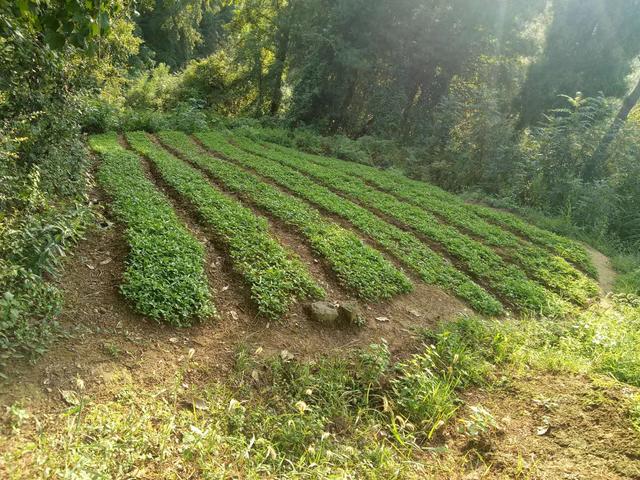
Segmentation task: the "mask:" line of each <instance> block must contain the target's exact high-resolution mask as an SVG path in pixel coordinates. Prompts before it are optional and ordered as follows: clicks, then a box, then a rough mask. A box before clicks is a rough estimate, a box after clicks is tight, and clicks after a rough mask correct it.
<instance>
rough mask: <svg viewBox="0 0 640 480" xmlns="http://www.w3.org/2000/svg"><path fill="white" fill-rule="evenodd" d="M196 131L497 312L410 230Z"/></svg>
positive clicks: (434, 279) (432, 278)
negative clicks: (409, 231)
mask: <svg viewBox="0 0 640 480" xmlns="http://www.w3.org/2000/svg"><path fill="white" fill-rule="evenodd" d="M196 136H197V137H198V139H200V140H201V141H202V142H203V143H204V144H205V145H206V146H207V147H208V148H210V149H211V150H213V151H215V152H220V153H222V154H224V155H225V156H226V158H229V159H232V160H234V161H236V162H239V163H240V164H241V165H243V166H245V167H247V168H249V169H251V170H254V171H256V172H257V173H259V174H260V175H263V176H265V177H267V178H270V179H272V180H274V181H275V182H277V183H278V184H279V185H282V186H283V187H285V188H286V189H287V190H289V191H291V192H294V193H295V194H296V195H298V196H300V197H302V198H304V199H306V200H308V201H309V202H311V203H313V204H314V205H317V206H319V207H320V208H323V209H324V210H326V211H328V212H331V213H334V214H336V215H338V216H340V217H341V218H344V219H345V220H347V221H348V222H349V223H351V224H352V225H354V226H355V227H356V228H357V229H359V230H360V231H361V232H363V233H364V234H366V235H368V236H369V237H371V238H372V239H374V240H375V241H376V242H377V243H379V244H380V245H381V246H383V247H384V248H385V249H386V250H388V251H389V252H391V253H392V254H393V255H394V256H396V258H398V259H399V260H400V261H402V262H403V263H404V264H405V265H406V266H407V267H408V268H410V269H412V270H414V271H415V272H417V273H418V274H419V275H420V277H421V278H422V279H423V280H424V281H426V282H428V283H434V284H436V285H440V286H442V287H444V288H446V289H449V290H451V291H453V292H454V293H455V294H456V295H458V296H460V297H461V298H463V299H465V300H467V301H469V303H470V304H471V306H472V307H473V308H475V309H477V310H478V311H480V312H483V313H486V314H489V315H495V314H498V313H500V312H501V311H502V305H501V304H500V302H498V301H497V300H496V299H495V298H494V297H493V296H492V295H490V294H489V293H487V292H486V291H485V290H484V289H483V288H482V287H480V286H478V285H477V284H476V283H474V282H473V281H472V280H470V279H469V277H467V276H466V275H465V274H463V273H462V272H460V271H459V270H457V269H456V268H455V267H453V266H452V265H451V264H450V263H448V262H446V261H444V260H443V259H442V257H441V256H440V255H439V254H437V253H436V252H433V251H432V250H431V249H429V248H428V247H427V246H426V245H424V244H423V243H422V242H420V240H419V239H417V238H416V237H415V236H413V235H411V234H410V233H408V232H404V231H402V230H400V229H399V228H397V227H395V226H393V225H392V224H390V223H387V222H385V221H383V220H382V219H380V218H378V217H377V216H376V215H374V214H373V213H371V212H369V211H368V210H366V209H364V208H362V207H360V206H359V205H357V204H355V203H353V202H350V201H349V200H347V199H345V198H343V197H341V196H339V195H336V194H335V193H333V192H331V191H330V190H328V189H327V188H325V187H323V186H321V185H318V184H317V183H315V182H314V181H313V180H310V179H309V178H307V177H305V176H304V175H302V174H300V173H299V172H297V171H296V170H294V169H292V168H290V167H288V166H285V165H282V164H280V163H278V162H275V161H272V160H269V159H266V158H263V157H259V156H257V155H253V154H250V153H247V152H246V151H243V150H242V149H240V148H238V147H236V146H234V145H232V144H230V143H229V142H228V141H227V140H226V139H225V138H224V137H223V136H222V135H220V134H218V133H216V132H213V131H212V132H203V133H199V134H197V135H196ZM234 142H235V143H236V144H238V145H240V146H242V147H243V148H247V149H248V145H249V144H248V143H247V140H246V139H243V138H242V137H240V136H237V137H234Z"/></svg>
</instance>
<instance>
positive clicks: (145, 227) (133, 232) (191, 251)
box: [89, 134, 214, 326]
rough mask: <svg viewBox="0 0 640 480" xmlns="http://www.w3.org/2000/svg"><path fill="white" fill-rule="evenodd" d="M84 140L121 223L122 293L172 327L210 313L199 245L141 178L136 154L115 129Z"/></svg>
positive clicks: (137, 308) (168, 204) (211, 311)
mask: <svg viewBox="0 0 640 480" xmlns="http://www.w3.org/2000/svg"><path fill="white" fill-rule="evenodd" d="M89 144H90V145H91V148H92V149H93V150H94V151H95V152H97V153H99V154H100V155H101V157H102V162H101V163H100V168H99V170H98V181H99V182H100V184H101V185H102V187H103V188H104V189H105V190H106V192H107V193H108V194H109V196H110V197H111V198H112V200H113V202H112V204H111V208H112V210H113V212H114V214H115V216H116V217H117V218H118V220H120V221H122V222H123V223H124V225H125V226H126V239H127V242H128V244H129V255H128V258H127V267H126V271H125V273H124V279H123V280H124V281H123V284H122V286H121V290H122V293H123V295H124V296H125V297H127V298H128V299H130V300H131V301H132V303H133V305H134V308H135V309H136V310H137V311H139V312H140V313H142V314H144V315H148V316H149V317H151V318H153V319H156V320H164V321H166V322H169V323H171V324H173V325H177V326H186V325H189V324H190V323H191V322H192V321H193V320H194V319H195V318H197V317H204V316H207V315H210V314H212V313H214V309H213V306H212V305H211V302H210V295H209V289H208V286H207V278H206V274H205V271H204V262H205V251H204V248H203V246H202V245H201V244H200V243H199V242H198V241H197V240H196V239H195V238H194V237H193V236H192V235H191V234H190V233H189V231H188V230H187V229H186V228H185V227H184V226H183V225H182V224H181V223H180V221H179V219H178V218H177V216H176V214H175V213H174V211H173V209H172V207H171V204H170V203H169V201H168V200H167V199H166V198H165V197H164V196H163V195H162V194H161V193H160V192H159V191H158V190H156V188H155V187H154V185H153V183H151V182H150V181H149V180H147V179H146V177H145V175H144V172H143V170H142V167H141V165H140V159H139V158H138V156H137V155H135V154H133V153H131V152H129V151H127V150H125V149H123V148H122V147H121V146H120V145H119V144H118V139H117V137H116V136H115V135H114V134H107V135H96V136H93V137H91V138H90V139H89Z"/></svg>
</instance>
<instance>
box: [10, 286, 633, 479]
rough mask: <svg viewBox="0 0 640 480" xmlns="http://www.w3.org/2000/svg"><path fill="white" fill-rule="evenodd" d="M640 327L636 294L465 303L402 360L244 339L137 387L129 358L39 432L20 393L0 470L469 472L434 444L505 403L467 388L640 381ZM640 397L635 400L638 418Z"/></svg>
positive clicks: (483, 428) (302, 474)
mask: <svg viewBox="0 0 640 480" xmlns="http://www.w3.org/2000/svg"><path fill="white" fill-rule="evenodd" d="M638 327H640V301H639V300H638V298H637V297H633V296H614V297H611V298H610V303H609V305H608V306H606V305H604V304H603V305H594V306H592V307H591V308H590V309H589V310H587V311H585V312H584V313H582V314H580V315H578V316H577V317H575V318H573V319H567V320H560V321H553V322H552V321H541V320H540V319H534V318H530V319H527V318H523V319H519V320H516V319H514V320H507V321H497V320H486V319H482V318H479V317H472V316H463V317H460V318H458V319H457V320H454V321H450V322H445V323H442V324H441V325H440V326H439V327H437V328H436V329H435V330H424V331H421V332H418V334H417V335H418V338H419V339H421V344H422V346H421V347H420V348H419V349H418V350H417V351H416V352H415V353H414V354H412V355H410V356H409V357H407V358H404V359H399V360H396V359H393V357H392V355H391V353H390V351H389V349H388V347H387V345H386V344H385V343H379V344H373V345H370V346H369V347H367V348H363V349H360V350H358V351H355V352H353V353H352V354H351V355H349V356H341V357H335V356H332V357H324V358H320V359H318V360H316V361H314V362H303V361H297V360H296V359H294V358H292V356H291V355H286V354H284V353H282V354H280V355H277V356H275V357H272V356H265V355H264V354H262V353H261V349H260V348H259V349H257V350H255V351H253V350H252V349H249V348H248V347H244V348H241V349H240V350H239V352H238V353H237V356H236V365H235V369H234V371H233V373H232V374H231V375H230V377H229V378H228V380H227V381H226V382H224V383H223V382H214V383H212V384H209V385H208V386H205V387H194V386H189V385H187V383H186V382H185V377H186V375H187V373H188V372H189V371H191V370H193V369H196V370H197V369H198V368H200V367H199V366H198V353H197V352H195V351H194V350H191V351H190V352H189V355H187V356H186V357H184V359H183V360H182V363H181V364H180V366H179V367H178V369H177V373H176V377H175V379H174V381H173V384H172V385H173V386H171V387H170V388H168V389H166V388H165V389H162V390H160V391H148V390H146V389H144V388H139V386H137V385H136V384H134V383H133V381H132V380H131V378H130V377H129V376H128V375H127V374H126V370H123V371H122V372H121V373H120V374H118V375H115V376H114V377H113V379H112V380H111V383H112V385H111V388H112V391H113V397H112V400H109V401H107V402H104V403H99V402H95V403H94V402H92V401H91V399H90V398H89V397H87V396H84V397H83V393H82V390H81V388H79V392H78V396H79V397H80V398H82V400H81V401H80V403H79V404H78V405H77V406H74V407H72V408H70V409H69V410H68V411H67V412H65V413H64V414H63V417H60V418H58V417H54V418H48V419H42V421H44V422H45V423H44V424H42V423H38V425H40V427H39V429H38V432H40V433H37V432H34V433H30V432H33V431H32V430H31V429H30V428H28V427H29V424H30V423H34V422H35V421H36V419H33V418H30V417H29V414H28V412H27V411H26V410H25V409H24V408H23V407H21V406H18V405H16V406H13V407H12V409H10V411H8V412H7V415H6V416H7V417H8V418H9V420H8V423H7V424H6V425H5V430H6V433H7V435H9V438H11V439H12V446H11V448H9V449H8V450H7V451H6V453H5V454H4V455H3V456H2V457H0V459H1V460H0V472H1V471H3V470H2V469H3V468H4V470H5V471H6V472H7V476H8V478H29V477H30V475H33V474H35V473H37V472H47V474H49V475H52V476H58V477H65V478H84V477H88V478H102V477H105V478H107V477H117V478H149V479H154V478H166V479H171V478H174V479H177V478H189V477H198V478H229V477H240V478H264V477H269V478H416V479H417V478H425V476H427V477H428V476H429V475H430V474H433V473H434V472H439V473H440V474H442V472H443V471H446V472H448V473H452V472H453V471H455V472H458V473H460V469H462V468H463V467H462V466H460V465H458V467H455V466H451V465H444V466H443V465H441V464H439V460H438V458H441V457H434V456H432V455H431V454H432V453H433V452H434V451H437V449H436V448H434V447H437V446H438V445H441V444H442V436H441V434H442V432H443V430H444V429H445V428H447V426H448V425H450V423H451V419H453V418H456V419H457V423H458V424H459V425H460V428H459V429H458V431H459V432H460V434H462V435H465V436H468V437H469V438H470V439H477V438H478V437H482V436H483V435H488V434H490V432H492V431H494V430H495V429H496V428H497V421H496V420H495V417H494V413H496V414H497V413H499V412H490V411H489V410H487V408H485V407H483V406H482V405H473V406H472V407H470V408H465V409H462V408H461V407H462V406H463V405H464V402H463V400H462V399H463V398H464V396H463V395H462V393H463V392H464V391H465V390H467V389H469V388H477V387H480V388H484V387H487V388H490V389H496V388H498V389H499V388H503V387H502V386H504V385H508V384H510V381H507V382H506V383H505V378H509V379H511V381H513V379H515V378H517V377H518V376H530V375H532V374H535V372H552V373H553V372H555V373H558V372H563V373H566V374H586V375H591V376H597V375H606V376H608V377H613V378H615V379H616V380H617V381H619V382H622V383H624V384H628V385H630V386H634V387H638V386H640V354H639V353H638V349H637V348H635V346H636V345H637V343H638V341H639V340H640V336H639V335H640V334H639V333H638V332H640V329H639V328H638ZM629 388H631V387H629ZM637 398H638V397H635V400H634V399H631V400H630V401H629V405H628V408H629V421H630V426H631V425H635V428H638V425H639V424H640V420H639V419H640V413H639V412H640V409H639V407H638V405H639V403H638V400H637ZM56 418H58V420H56ZM61 419H64V421H62V422H61V421H60V420H61ZM38 422H40V420H38ZM443 451H446V449H444V450H443ZM61 452H62V453H61ZM3 462H4V463H3ZM456 468H457V470H456ZM439 469H440V470H439ZM442 469H445V470H442ZM449 469H451V470H449Z"/></svg>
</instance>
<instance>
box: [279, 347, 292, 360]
mask: <svg viewBox="0 0 640 480" xmlns="http://www.w3.org/2000/svg"><path fill="white" fill-rule="evenodd" d="M280 358H281V359H282V360H283V361H285V362H288V361H290V360H293V359H294V356H293V354H292V353H291V352H289V351H288V350H282V351H281V352H280Z"/></svg>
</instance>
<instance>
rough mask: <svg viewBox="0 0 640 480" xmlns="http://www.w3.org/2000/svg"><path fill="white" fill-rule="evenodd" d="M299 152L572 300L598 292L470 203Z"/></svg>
mask: <svg viewBox="0 0 640 480" xmlns="http://www.w3.org/2000/svg"><path fill="white" fill-rule="evenodd" d="M254 149H255V147H254ZM298 155H299V156H300V157H301V158H304V159H306V160H308V161H311V162H314V163H317V164H319V165H324V166H326V167H328V168H331V169H336V170H340V171H343V172H345V173H347V174H349V175H354V176H357V177H360V178H362V179H363V180H366V181H368V182H369V183H371V184H372V185H374V186H376V187H378V188H381V189H382V190H384V191H387V192H390V193H393V195H394V196H395V197H397V198H399V199H401V200H403V201H406V202H409V203H411V204H413V205H415V206H418V207H421V208H423V209H425V210H426V211H428V212H430V213H432V214H435V215H437V216H438V217H439V218H442V219H443V220H445V221H447V222H448V223H450V224H451V225H454V226H456V227H457V228H459V229H460V230H461V231H463V232H469V233H470V234H471V235H473V236H474V237H475V238H478V239H481V240H482V241H484V242H485V243H486V244H487V245H489V246H493V247H497V248H498V249H499V251H500V252H501V253H502V256H503V257H506V259H507V260H513V261H515V262H517V263H518V264H520V265H521V266H522V267H524V268H525V270H526V272H527V273H528V274H529V275H530V276H532V278H534V279H535V280H538V281H540V282H542V283H543V284H545V285H547V286H549V287H550V288H552V289H553V290H555V291H557V292H558V293H560V295H561V296H563V297H565V298H567V299H569V300H572V301H575V302H577V303H578V304H585V303H586V302H587V301H588V300H589V299H590V298H592V297H594V296H595V295H596V294H597V292H598V286H597V284H596V283H595V282H593V281H591V280H589V279H588V278H586V277H585V276H584V275H582V274H581V273H580V272H578V271H577V270H575V269H574V268H573V267H572V266H571V265H569V264H568V263H567V262H566V261H565V260H564V259H562V258H561V257H558V256H554V255H551V254H549V253H548V252H547V251H546V250H544V249H542V248H540V247H537V246H534V245H531V244H529V243H528V242H524V241H522V240H521V239H520V238H518V237H517V236H515V235H514V234H513V233H511V232H510V231H508V230H504V229H502V228H500V227H498V226H496V225H494V224H492V223H489V222H487V221H486V220H484V219H482V218H480V217H479V216H477V215H476V213H475V212H474V211H473V210H471V209H470V208H469V206H468V205H465V204H463V203H462V202H460V200H458V199H455V198H454V197H452V196H450V195H449V196H446V195H440V196H437V195H435V194H434V193H432V191H433V190H434V188H433V187H431V186H429V185H426V184H424V183H417V182H411V181H409V180H406V179H405V181H404V182H403V181H402V179H401V177H399V176H397V175H390V174H389V172H384V171H381V170H377V169H374V168H370V167H367V166H364V165H358V164H355V163H349V162H344V161H340V160H337V159H332V158H330V157H324V156H318V155H305V154H301V153H298ZM445 197H447V198H445Z"/></svg>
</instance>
